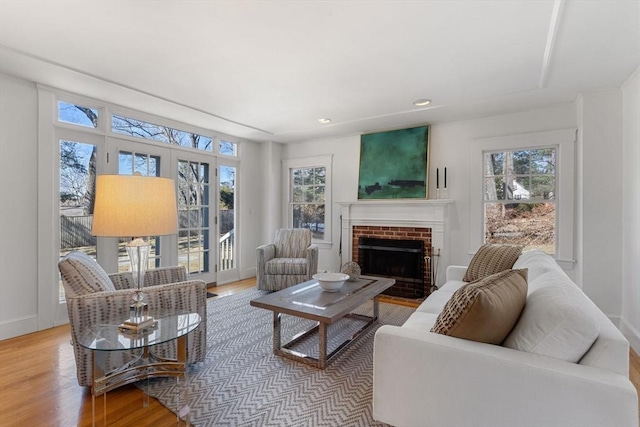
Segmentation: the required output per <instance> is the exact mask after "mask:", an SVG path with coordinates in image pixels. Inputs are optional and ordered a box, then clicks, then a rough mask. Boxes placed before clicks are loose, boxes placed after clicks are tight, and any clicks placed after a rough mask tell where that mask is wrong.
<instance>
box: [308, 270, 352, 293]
mask: <svg viewBox="0 0 640 427" xmlns="http://www.w3.org/2000/svg"><path fill="white" fill-rule="evenodd" d="M312 277H313V278H314V279H315V280H317V281H318V284H319V285H320V287H321V288H322V289H324V290H325V291H327V292H337V291H338V289H340V288H341V287H342V285H343V284H344V282H345V280H347V279H349V275H348V274H344V273H318V274H314V275H313V276H312Z"/></svg>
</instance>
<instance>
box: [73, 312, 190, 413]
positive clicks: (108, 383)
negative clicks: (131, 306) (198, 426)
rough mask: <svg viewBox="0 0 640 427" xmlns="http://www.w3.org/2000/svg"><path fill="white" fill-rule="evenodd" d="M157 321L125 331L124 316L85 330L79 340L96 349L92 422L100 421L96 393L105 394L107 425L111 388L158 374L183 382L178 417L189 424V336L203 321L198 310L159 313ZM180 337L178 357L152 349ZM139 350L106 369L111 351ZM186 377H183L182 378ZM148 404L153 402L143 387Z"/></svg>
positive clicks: (177, 411) (156, 315) (83, 344)
mask: <svg viewBox="0 0 640 427" xmlns="http://www.w3.org/2000/svg"><path fill="white" fill-rule="evenodd" d="M154 318H155V319H156V320H157V324H155V325H154V326H152V327H149V328H147V329H144V330H142V331H140V332H137V333H131V332H128V331H126V332H124V331H121V330H120V328H119V325H120V324H121V323H122V319H117V320H116V319H114V320H113V321H108V322H105V323H104V324H96V325H93V326H91V327H90V328H88V329H87V330H85V331H84V332H83V333H82V335H81V336H80V339H79V341H78V344H80V345H81V346H82V347H85V348H88V349H90V350H92V352H91V356H92V364H93V380H92V386H91V403H92V423H93V425H95V421H96V419H95V418H96V402H95V399H96V396H101V395H102V396H103V423H104V425H106V417H107V411H106V407H107V392H109V391H111V390H114V389H116V388H118V387H121V386H123V385H125V384H130V383H133V382H137V381H140V380H148V379H149V378H155V377H175V378H176V381H177V383H178V385H179V387H178V393H179V396H178V397H177V399H176V401H177V402H176V404H177V407H176V418H177V422H179V421H180V418H182V419H183V421H185V422H186V424H187V425H189V393H188V386H189V384H188V382H189V376H188V375H187V339H188V334H189V332H192V331H193V330H194V329H196V328H197V327H198V325H200V322H201V319H200V315H199V314H198V313H179V312H173V313H171V314H168V313H156V314H154ZM173 340H176V358H175V359H167V358H163V357H159V356H157V355H155V354H153V352H152V347H153V346H155V345H158V344H162V343H165V342H169V341H173ZM131 350H139V351H138V353H139V354H137V355H136V356H135V357H134V358H133V359H132V360H130V361H128V362H127V363H126V364H125V365H124V366H121V367H119V368H117V369H114V370H111V371H109V372H105V371H106V366H107V360H108V352H112V351H131ZM181 380H182V381H181ZM143 392H144V401H143V402H144V403H143V405H144V406H147V405H148V404H149V395H148V393H147V388H146V386H145V387H143Z"/></svg>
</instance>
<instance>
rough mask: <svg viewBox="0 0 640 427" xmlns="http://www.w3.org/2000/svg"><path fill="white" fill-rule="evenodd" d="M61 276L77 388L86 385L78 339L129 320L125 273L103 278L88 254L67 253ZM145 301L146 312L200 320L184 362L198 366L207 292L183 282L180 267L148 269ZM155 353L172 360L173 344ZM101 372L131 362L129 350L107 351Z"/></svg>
mask: <svg viewBox="0 0 640 427" xmlns="http://www.w3.org/2000/svg"><path fill="white" fill-rule="evenodd" d="M58 268H59V269H60V273H61V275H62V283H63V285H64V290H65V296H66V300H67V311H68V313H69V323H70V324H71V343H72V345H73V350H74V354H75V358H76V370H77V372H76V374H77V377H78V384H79V385H81V386H91V380H92V363H91V350H88V349H86V348H84V347H82V346H80V345H79V344H78V338H79V336H80V335H81V334H82V333H83V331H85V330H86V329H87V328H89V327H90V326H92V325H95V324H100V323H104V322H105V321H107V320H113V319H122V320H125V319H127V318H128V317H129V307H130V305H131V301H132V296H133V293H134V288H135V287H134V285H133V276H132V275H131V273H130V272H127V273H116V274H111V275H107V273H106V272H105V271H104V270H103V269H102V267H100V265H99V264H98V263H97V262H96V261H95V260H94V259H93V258H91V257H89V256H88V255H85V254H83V253H81V252H71V253H69V254H68V255H66V256H65V257H63V258H62V259H61V260H60V262H59V263H58ZM144 294H145V300H146V302H147V303H148V304H149V313H150V314H151V315H153V313H157V312H159V311H164V310H182V311H188V312H191V313H198V314H199V315H200V318H201V319H202V321H201V322H200V325H199V326H198V327H197V328H196V330H194V331H193V332H192V333H191V334H190V335H189V340H188V348H187V362H188V363H194V362H200V361H204V359H205V356H206V343H207V341H206V338H207V289H206V285H205V283H204V282H203V281H202V280H187V271H186V269H185V268H184V267H183V266H180V267H167V268H159V269H155V270H148V271H147V273H146V275H145V278H144ZM157 347H158V348H157V351H158V353H159V354H161V355H163V356H164V357H172V358H173V357H175V345H172V344H171V343H166V344H160V345H159V346H157ZM108 353H109V354H108V361H107V369H108V370H109V369H113V368H115V367H119V366H122V365H124V364H125V363H126V362H127V361H128V360H131V359H132V358H133V353H132V352H130V351H113V352H108Z"/></svg>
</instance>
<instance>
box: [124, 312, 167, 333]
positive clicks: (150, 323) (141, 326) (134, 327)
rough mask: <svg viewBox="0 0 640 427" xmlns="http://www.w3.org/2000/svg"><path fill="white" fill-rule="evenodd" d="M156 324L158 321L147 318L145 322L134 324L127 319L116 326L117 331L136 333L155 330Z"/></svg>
mask: <svg viewBox="0 0 640 427" xmlns="http://www.w3.org/2000/svg"><path fill="white" fill-rule="evenodd" d="M157 324H158V321H157V320H156V319H154V318H153V317H151V316H149V317H147V319H146V320H144V321H142V322H139V323H134V322H132V321H131V319H127V320H125V321H124V322H123V323H122V324H120V325H118V329H119V330H120V332H131V333H136V332H140V331H143V330H145V329H151V328H155V327H156V325H157Z"/></svg>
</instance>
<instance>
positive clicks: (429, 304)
mask: <svg viewBox="0 0 640 427" xmlns="http://www.w3.org/2000/svg"><path fill="white" fill-rule="evenodd" d="M513 268H514V269H516V268H527V269H528V293H527V302H526V303H525V308H524V310H523V312H522V314H521V316H520V318H519V320H518V322H517V323H516V326H515V327H514V329H513V330H512V332H511V334H510V335H509V336H508V337H507V339H506V340H505V343H507V342H508V341H511V342H513V341H514V339H515V338H514V337H516V338H517V335H516V334H517V333H518V334H522V330H523V328H530V329H531V328H533V329H534V331H533V333H534V334H535V333H539V332H540V331H536V330H535V329H538V327H539V326H540V327H544V325H545V324H547V326H548V324H549V322H550V320H549V319H551V318H554V317H559V320H558V319H556V321H559V322H561V323H563V325H564V326H567V325H569V327H570V328H571V327H572V326H571V325H572V322H574V323H573V325H576V323H575V322H576V320H577V322H578V324H577V326H576V328H577V329H580V328H583V325H587V326H588V327H587V326H585V327H584V328H583V329H590V330H591V331H593V328H594V327H595V328H596V329H595V335H594V337H595V336H597V338H595V341H594V342H593V344H592V345H591V344H590V342H589V343H587V344H586V354H584V355H582V356H581V357H579V360H578V362H577V363H572V362H568V361H565V360H561V359H560V358H556V357H551V356H549V355H548V354H549V353H548V352H549V351H559V354H560V355H565V354H568V353H571V352H573V351H574V350H575V349H576V348H577V347H579V346H580V345H582V346H584V345H585V343H584V342H583V343H580V344H579V345H578V344H576V345H574V344H573V343H572V342H571V340H573V339H574V338H572V337H569V336H563V335H562V334H561V335H559V336H555V337H554V338H555V339H556V341H555V342H553V340H552V342H546V343H545V344H544V345H543V344H540V345H537V346H536V347H535V348H532V349H531V350H530V351H522V350H517V349H514V348H508V347H506V346H505V344H504V343H503V345H502V346H499V345H492V344H485V343H481V342H476V341H469V340H464V339H460V338H455V337H451V336H446V335H440V334H436V333H432V332H430V330H431V328H432V326H433V325H434V323H435V322H436V319H437V316H438V314H439V313H440V312H441V311H442V309H443V307H444V306H445V304H446V303H447V301H448V300H449V298H450V297H451V296H452V295H453V293H454V292H455V291H456V290H457V289H459V288H460V287H461V286H463V285H464V284H465V282H462V278H463V277H464V274H465V271H466V267H462V266H450V267H448V268H447V272H446V279H447V280H446V283H445V284H444V285H443V286H442V287H441V288H440V289H439V290H437V291H435V292H434V293H432V294H431V295H430V296H429V297H428V298H427V299H426V300H425V301H424V302H423V303H422V304H421V305H420V306H419V307H418V308H417V309H416V311H415V313H413V314H412V315H411V317H410V318H409V319H408V320H407V321H406V322H405V324H404V325H403V326H401V327H398V326H391V325H384V326H382V327H380V328H379V329H378V331H377V332H376V335H375V345H374V372H373V383H374V387H373V417H374V419H375V420H377V421H380V422H384V423H388V424H391V425H394V426H411V427H417V426H435V427H464V426H473V427H481V426H487V427H489V426H490V427H498V426H505V427H516V426H572V427H578V426H579V427H585V426H598V427H600V426H602V427H604V426H606V427H615V426H620V427H637V426H638V397H637V393H636V390H635V388H634V387H633V384H632V383H631V382H630V381H629V379H628V375H629V343H628V342H627V340H626V339H625V337H624V336H623V335H622V334H621V333H620V331H619V330H618V329H617V328H616V327H615V326H614V325H613V323H611V321H610V320H609V319H608V318H607V317H606V316H605V315H604V313H603V312H602V311H600V310H599V309H598V308H597V307H596V305H595V304H594V303H593V302H592V301H591V300H589V298H588V297H587V296H586V295H585V294H584V293H583V292H582V291H580V290H579V288H578V287H577V286H576V285H575V284H574V283H573V282H572V281H571V280H570V279H569V277H568V276H567V275H566V274H565V273H564V272H563V271H562V269H561V268H560V267H559V266H558V265H557V263H556V262H555V261H554V260H553V258H551V257H550V256H548V255H545V254H543V253H542V252H540V251H527V252H523V253H522V255H520V257H519V258H518V260H517V261H516V263H515V264H514V266H513ZM543 288H544V290H542V291H540V292H536V291H538V290H540V289H543ZM532 295H534V296H533V297H532ZM549 295H555V296H557V295H570V297H571V298H570V299H569V300H568V301H569V304H570V305H569V306H564V307H562V308H559V307H554V304H555V302H554V299H553V298H551V299H547V300H546V301H545V302H544V303H540V298H541V297H545V296H547V297H548V296H549ZM536 298H537V300H535V299H536ZM536 304H537V305H536ZM574 309H576V310H579V311H580V310H581V313H582V315H583V316H585V315H586V316H587V317H586V318H585V317H583V318H582V320H580V319H579V316H577V317H578V319H576V318H573V319H572V316H573V312H574ZM563 325H560V326H559V327H557V328H554V330H553V332H552V333H555V332H557V331H558V330H561V329H562V326H563ZM589 325H590V326H589ZM517 329H520V330H519V332H516V330H517ZM565 333H568V334H569V335H570V334H571V333H572V330H571V329H569V330H568V331H567V330H565ZM549 336H550V335H549ZM545 346H547V348H544V347H545ZM549 346H550V347H553V348H551V349H550V348H548V347H549ZM539 353H541V354H539ZM568 357H575V355H574V356H568Z"/></svg>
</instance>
